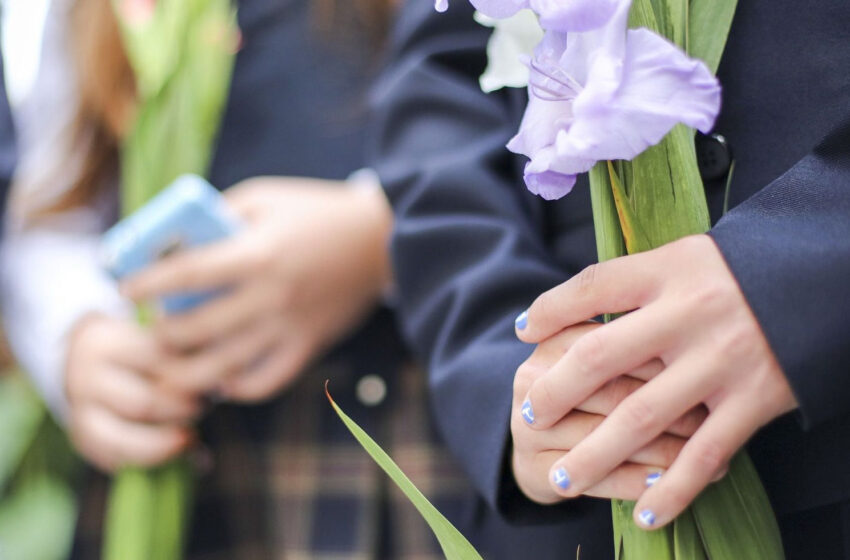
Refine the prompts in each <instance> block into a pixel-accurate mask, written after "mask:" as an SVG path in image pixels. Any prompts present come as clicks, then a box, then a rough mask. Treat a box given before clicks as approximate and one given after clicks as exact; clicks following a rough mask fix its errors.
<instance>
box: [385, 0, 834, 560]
mask: <svg viewBox="0 0 850 560" xmlns="http://www.w3.org/2000/svg"><path fill="white" fill-rule="evenodd" d="M429 4H430V2H426V1H422V0H411V1H409V2H408V5H407V6H406V8H405V13H404V15H403V17H402V20H401V24H400V26H399V29H398V33H397V35H396V37H395V40H396V49H397V52H396V57H395V61H394V63H393V64H392V66H391V67H390V69H389V71H388V72H387V74H386V76H385V78H384V80H383V81H382V83H381V87H380V88H379V89H378V90H377V95H376V103H377V105H378V107H379V109H380V120H379V122H378V127H379V135H378V144H377V158H378V161H379V163H378V168H379V171H380V173H381V175H382V180H383V182H384V184H385V187H386V188H387V191H388V193H389V195H390V197H391V199H392V202H393V205H394V207H395V211H396V215H397V224H396V227H395V232H394V237H393V245H392V253H393V259H394V262H395V267H396V274H397V282H398V290H399V295H400V298H399V299H400V314H401V317H402V321H403V327H404V332H405V334H406V336H407V338H408V340H409V341H410V342H411V344H412V345H413V346H414V347H415V350H416V352H417V353H418V355H419V356H420V357H421V358H422V359H423V360H424V361H425V362H426V363H427V365H428V369H429V376H430V385H431V389H432V398H433V410H434V413H435V415H436V418H437V420H438V422H439V424H440V426H441V429H442V433H443V435H444V436H445V438H446V440H447V441H448V442H449V445H450V447H451V448H452V450H453V451H454V453H455V454H456V455H457V456H458V457H460V459H461V460H462V462H463V464H464V466H465V468H466V469H467V471H468V472H469V473H470V475H471V476H472V477H473V479H474V480H475V482H476V485H477V488H478V490H479V491H480V493H481V495H482V496H483V497H484V499H485V500H486V501H487V502H489V504H490V505H491V506H493V507H495V508H498V509H499V510H500V511H501V512H502V513H503V514H505V515H506V516H507V517H509V518H511V519H514V520H519V521H521V520H530V521H549V522H557V523H559V525H558V527H559V530H560V534H559V536H558V538H560V539H561V542H563V543H566V544H565V545H553V547H555V546H561V548H560V550H561V551H562V554H563V551H564V550H570V548H569V546H570V545H572V550H574V549H575V548H574V546H575V544H576V543H581V544H582V548H583V557H586V558H603V557H607V556H608V555H609V554H610V550H611V548H612V547H611V541H610V540H609V539H610V538H611V537H610V533H609V532H608V531H601V530H600V527H606V525H604V524H605V523H609V521H607V520H608V518H609V517H610V513H609V509H608V505H607V503H605V502H602V501H594V500H587V499H585V500H577V501H574V502H571V503H567V504H562V505H559V506H555V507H542V506H536V505H534V504H532V503H531V502H529V501H528V500H526V499H524V498H523V497H521V495H520V494H519V492H518V490H517V489H516V486H515V483H513V481H512V478H511V476H510V475H509V469H507V468H506V462H505V459H506V457H507V454H508V446H509V441H510V438H509V414H510V406H511V393H512V387H511V384H512V379H513V374H514V372H515V369H516V367H517V366H518V365H519V364H520V363H521V362H522V361H523V360H524V359H525V358H526V357H527V356H528V355H529V353H530V352H531V348H530V347H528V346H526V345H523V344H521V343H519V342H518V341H517V340H516V338H515V336H514V328H513V320H514V318H515V317H516V316H517V314H518V313H519V312H521V311H522V310H523V309H525V308H526V307H527V306H528V305H529V304H530V303H531V302H532V301H533V300H534V298H535V297H536V296H537V295H538V294H540V293H541V292H543V291H545V290H547V289H549V288H551V287H553V286H555V285H557V284H559V283H561V282H563V281H564V280H566V279H567V278H569V277H570V276H571V275H573V274H575V273H577V272H578V271H580V270H581V269H582V268H583V267H585V266H587V265H589V264H591V263H592V262H594V261H595V257H596V254H595V242H594V232H593V227H592V216H591V211H590V201H589V195H588V191H587V188H586V184H583V183H580V184H579V185H578V186H577V188H576V189H575V191H574V192H573V193H572V194H570V195H569V196H568V197H566V198H565V199H562V200H561V201H558V202H554V203H546V202H544V201H542V200H540V199H538V198H535V197H533V196H531V195H530V194H528V193H527V192H526V191H525V189H524V187H523V185H522V180H521V170H522V166H523V164H524V161H523V160H522V158H518V157H515V156H513V155H511V154H509V153H508V152H507V150H506V149H505V147H504V146H505V143H506V142H507V140H508V139H509V138H510V137H511V135H512V134H513V133H514V132H515V131H516V130H517V127H518V124H519V120H520V118H521V115H522V111H523V108H524V105H525V103H526V100H527V98H526V94H525V92H524V91H520V90H511V91H502V92H499V93H496V94H491V95H485V94H483V93H481V91H480V90H479V87H478V81H477V78H478V75H479V74H480V73H481V71H482V69H483V67H484V64H485V56H484V48H485V44H486V41H487V39H488V36H489V30H487V29H484V28H481V27H477V26H476V25H475V24H473V23H471V17H472V14H471V10H470V9H469V7H468V6H467V2H464V1H461V0H457V1H455V2H454V3H453V4H452V6H451V9H450V10H449V12H448V13H447V14H443V15H439V14H434V13H433V12H432V10H431V6H430V5H429ZM720 78H721V81H722V83H723V85H724V108H723V112H722V115H721V117H720V120H719V122H718V124H717V127H716V130H717V131H718V132H719V133H721V134H723V135H724V136H725V137H726V138H727V139H728V144H729V146H730V147H731V149H732V151H733V153H734V156H735V159H736V170H735V173H734V177H733V180H732V184H731V193H730V200H731V203H732V205H733V206H734V208H733V209H732V210H731V211H730V212H729V213H728V214H727V215H726V216H725V217H723V218H720V215H721V213H722V207H723V195H724V186H725V182H724V180H723V179H720V180H716V181H712V182H709V183H707V185H706V193H707V197H708V200H709V205H710V207H711V212H712V216H713V218H714V220H715V223H716V225H715V226H714V229H713V230H712V232H711V235H712V236H713V237H714V239H715V240H716V241H717V243H718V245H719V246H720V248H721V251H722V252H723V254H724V256H725V257H726V259H727V261H728V263H729V265H730V267H731V268H732V270H733V272H734V274H735V276H736V278H737V279H738V281H739V282H740V284H741V287H742V289H743V291H744V294H745V295H746V297H747V300H748V302H749V303H750V305H751V307H752V309H753V310H754V312H755V314H756V316H757V317H758V319H759V321H760V323H761V326H762V327H763V329H764V332H765V333H766V335H767V338H768V340H769V342H770V344H771V346H772V348H773V350H774V351H775V353H776V355H777V357H778V358H779V361H780V363H781V364H782V366H783V368H784V370H785V373H786V374H787V376H788V378H789V380H790V382H791V385H792V387H793V389H794V392H795V394H796V395H797V397H798V399H799V401H800V405H801V408H800V412H799V413H798V414H796V415H789V416H787V417H785V418H782V419H780V420H778V421H776V422H774V423H773V424H772V425H770V426H769V427H767V428H766V429H764V430H763V431H762V432H761V433H760V434H759V435H758V436H757V437H756V438H755V439H754V441H753V442H752V443H751V445H750V450H751V453H752V456H753V458H754V460H755V461H756V463H757V466H758V467H759V472H760V473H761V476H762V479H763V481H764V482H765V485H766V487H767V489H768V492H769V494H770V497H771V499H772V500H773V503H774V505H775V507H776V509H777V511H778V512H779V513H780V514H783V513H789V512H797V511H801V510H805V509H807V508H813V507H816V506H820V505H824V504H829V503H835V502H841V501H847V500H848V499H850V3H847V2H846V1H844V0H824V1H822V2H814V3H801V2H797V1H795V0H751V1H747V2H741V3H740V5H739V9H738V13H737V15H736V19H735V22H734V25H733V29H732V33H731V36H730V39H729V44H728V48H727V51H726V54H725V58H724V62H723V64H722V66H721V70H720ZM547 550H548V547H547ZM550 552H551V554H552V557H557V553H556V551H555V550H554V548H553V550H549V551H548V552H547V551H541V554H543V557H548V556H546V554H548V553H550ZM536 557H538V558H539V557H541V556H540V555H539V554H538V555H537V556H536Z"/></svg>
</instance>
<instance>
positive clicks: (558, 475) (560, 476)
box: [552, 467, 570, 490]
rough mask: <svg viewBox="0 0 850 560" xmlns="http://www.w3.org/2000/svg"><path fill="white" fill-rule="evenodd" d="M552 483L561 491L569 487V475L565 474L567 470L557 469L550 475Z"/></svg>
mask: <svg viewBox="0 0 850 560" xmlns="http://www.w3.org/2000/svg"><path fill="white" fill-rule="evenodd" d="M552 481H553V482H554V483H555V485H556V486H557V487H558V488H560V489H561V490H566V489H567V488H569V487H570V475H568V474H567V469H565V468H564V467H561V468H559V469H558V470H556V471H555V472H554V473H553V474H552Z"/></svg>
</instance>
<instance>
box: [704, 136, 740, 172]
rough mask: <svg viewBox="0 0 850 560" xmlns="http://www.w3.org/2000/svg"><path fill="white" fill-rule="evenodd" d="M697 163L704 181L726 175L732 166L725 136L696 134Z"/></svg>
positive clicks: (730, 151)
mask: <svg viewBox="0 0 850 560" xmlns="http://www.w3.org/2000/svg"><path fill="white" fill-rule="evenodd" d="M696 149H697V163H698V164H699V173H700V175H701V176H702V180H703V181H705V182H709V181H716V180H718V179H722V178H724V177H726V174H727V173H729V169H730V168H731V167H732V150H731V149H730V148H729V143H728V142H727V141H726V138H725V137H723V136H721V135H720V134H709V135H707V136H706V135H704V134H697V137H696Z"/></svg>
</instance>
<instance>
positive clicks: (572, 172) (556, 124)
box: [508, 0, 720, 200]
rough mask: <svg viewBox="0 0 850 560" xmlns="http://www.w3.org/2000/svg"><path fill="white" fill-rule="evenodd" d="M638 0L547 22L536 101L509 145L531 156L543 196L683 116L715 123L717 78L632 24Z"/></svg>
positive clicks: (693, 122) (533, 93)
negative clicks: (595, 17) (555, 24)
mask: <svg viewBox="0 0 850 560" xmlns="http://www.w3.org/2000/svg"><path fill="white" fill-rule="evenodd" d="M553 1H556V0H553ZM630 4H631V2H621V3H620V4H619V5H618V6H617V10H616V12H615V13H614V15H613V16H612V18H611V19H610V20H609V21H608V23H607V24H606V25H605V26H603V27H600V28H598V29H595V30H593V31H588V32H583V33H562V32H557V31H548V32H547V34H546V36H545V37H544V39H543V41H542V42H541V44H540V45H539V46H538V47H537V50H536V51H535V55H534V58H533V59H532V60H531V61H530V62H529V64H530V67H531V77H530V79H529V104H528V108H527V109H526V113H525V116H524V118H523V122H522V125H521V127H520V131H519V133H518V134H517V135H516V136H515V137H514V138H513V139H512V140H511V141H510V143H509V144H508V148H509V149H510V150H511V151H513V152H516V153H520V154H524V155H526V156H528V157H529V158H531V161H530V162H529V163H528V165H526V169H525V180H526V184H527V186H528V188H529V190H531V191H532V192H534V193H535V194H539V195H540V196H542V197H543V198H546V199H548V200H551V199H556V198H561V197H562V196H564V195H566V194H567V193H569V192H570V190H571V189H572V187H573V185H574V184H575V179H576V175H578V174H579V173H584V172H586V171H589V170H590V169H591V167H593V165H594V164H595V163H596V162H597V161H602V160H615V159H623V160H631V159H633V158H634V157H635V156H637V155H638V154H640V153H641V152H643V151H644V150H646V149H647V148H648V147H650V146H652V145H654V144H657V143H658V142H660V141H661V139H662V138H663V137H664V136H665V135H666V134H667V133H668V132H669V131H670V130H671V129H672V128H673V127H674V126H675V125H676V124H677V123H684V124H686V125H688V126H691V127H694V128H697V129H699V130H701V131H702V132H708V131H709V130H711V128H712V126H713V125H714V121H715V119H716V117H717V114H718V112H719V111H720V85H719V84H718V82H717V79H716V78H715V77H714V76H713V75H712V73H711V72H710V71H709V69H708V68H707V67H706V66H705V64H703V63H702V62H699V61H696V60H693V59H690V58H688V56H687V55H686V54H685V53H684V52H682V51H681V50H679V49H678V48H677V47H676V46H675V45H673V44H671V43H669V42H668V41H666V40H665V39H663V38H661V37H659V36H658V35H656V34H655V33H653V32H651V31H649V30H646V29H637V30H628V31H627V30H626V26H627V22H628V21H627V20H628V13H629V8H630Z"/></svg>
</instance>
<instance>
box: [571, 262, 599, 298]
mask: <svg viewBox="0 0 850 560" xmlns="http://www.w3.org/2000/svg"><path fill="white" fill-rule="evenodd" d="M598 274H599V265H598V264H592V265H590V266H588V267H586V268H585V269H584V270H582V271H581V272H579V273H578V277H577V279H576V283H577V285H578V291H579V293H581V294H587V293H589V292H592V291H593V290H594V288H595V287H596V278H597V275H598Z"/></svg>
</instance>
